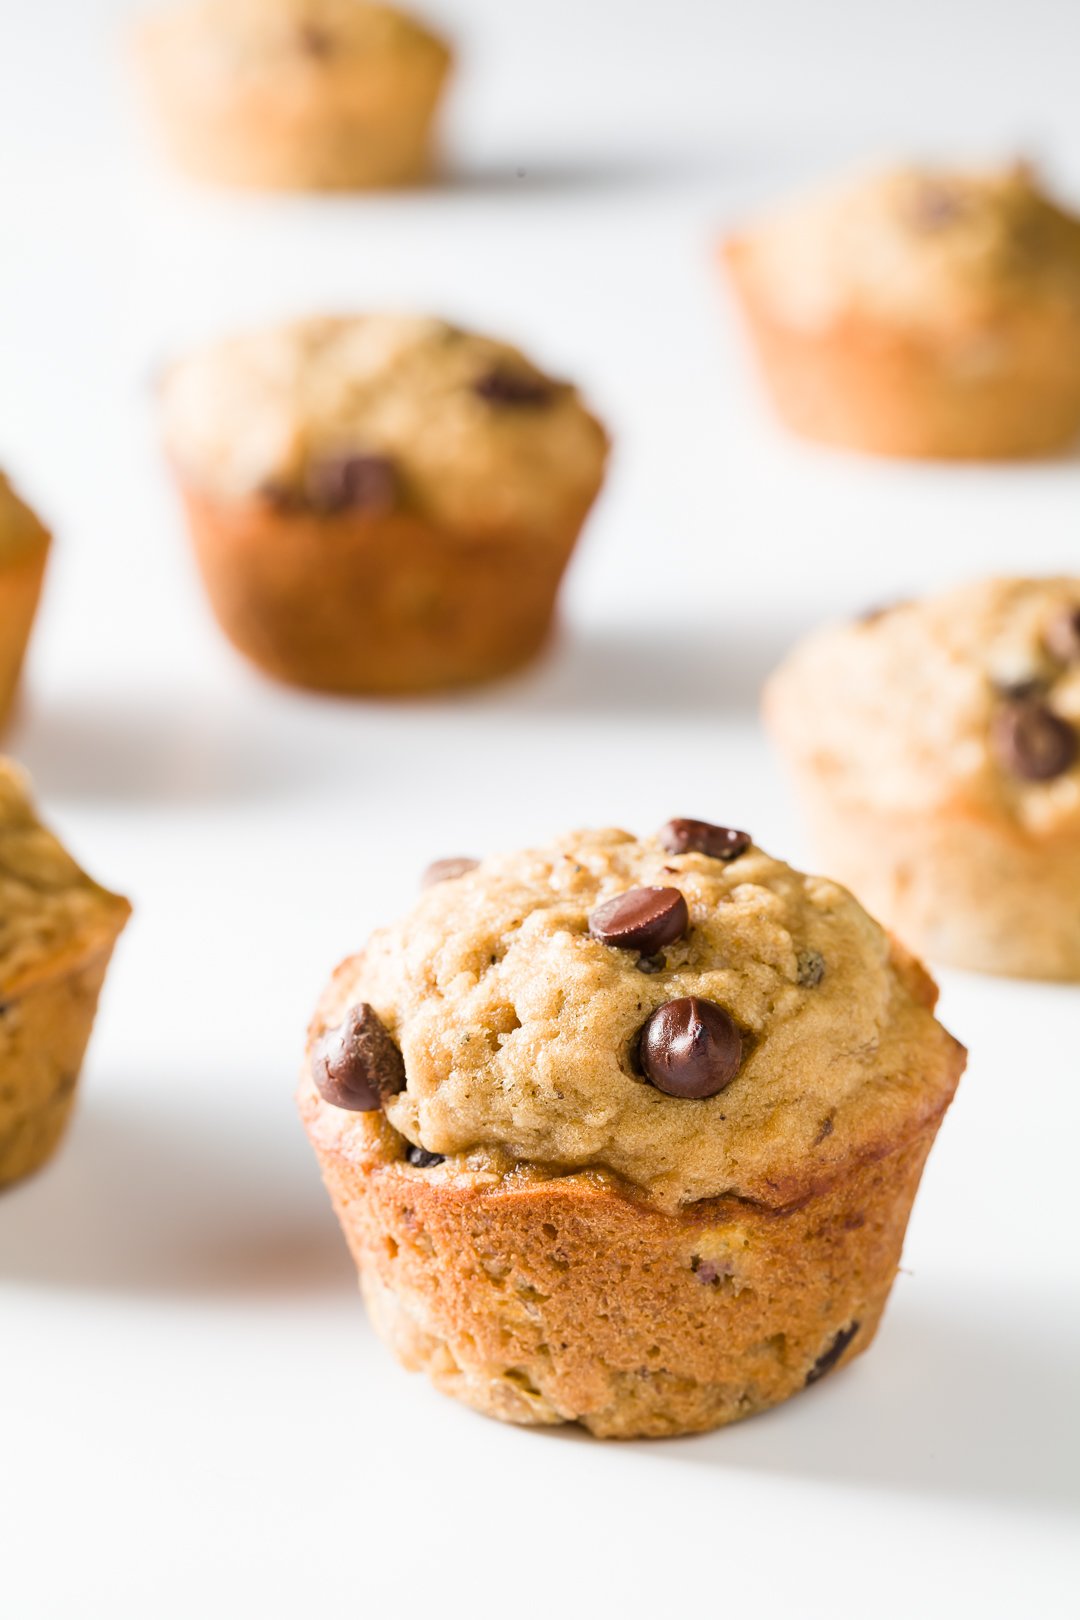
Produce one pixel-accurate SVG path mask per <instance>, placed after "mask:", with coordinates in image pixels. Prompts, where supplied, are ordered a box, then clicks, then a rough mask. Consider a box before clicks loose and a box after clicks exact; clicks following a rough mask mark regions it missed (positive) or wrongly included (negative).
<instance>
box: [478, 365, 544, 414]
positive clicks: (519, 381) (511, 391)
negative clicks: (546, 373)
mask: <svg viewBox="0 0 1080 1620" xmlns="http://www.w3.org/2000/svg"><path fill="white" fill-rule="evenodd" d="M472 386H473V393H474V394H476V395H477V396H478V397H479V398H480V399H483V400H486V401H487V403H488V404H489V405H510V406H517V405H520V406H523V407H535V406H538V405H549V404H550V403H551V401H552V399H553V398H554V396H555V387H554V384H553V383H551V382H549V381H548V379H547V378H546V377H541V376H539V375H538V374H536V373H533V374H530V373H529V372H526V371H514V370H512V369H511V368H510V367H509V366H493V367H492V369H491V370H490V371H486V372H485V373H484V375H483V376H482V377H477V378H476V380H475V382H474V383H473V385H472Z"/></svg>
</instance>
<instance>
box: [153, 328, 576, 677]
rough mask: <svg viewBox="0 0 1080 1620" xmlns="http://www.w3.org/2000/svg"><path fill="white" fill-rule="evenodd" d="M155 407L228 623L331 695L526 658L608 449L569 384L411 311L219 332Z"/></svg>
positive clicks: (489, 668)
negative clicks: (222, 337) (226, 336)
mask: <svg viewBox="0 0 1080 1620" xmlns="http://www.w3.org/2000/svg"><path fill="white" fill-rule="evenodd" d="M163 412H164V436H165V443H166V447H167V451H168V455H169V458H170V460H171V462H172V465H173V467H174V470H175V472H176V474H177V477H178V480H179V484H180V489H181V492H182V495H183V500H184V504H185V507H186V510H187V516H188V519H189V523H190V529H191V533H192V537H193V539H194V543H195V551H196V555H197V557H198V561H199V565H200V568H201V570H202V575H203V579H204V581H205V584H206V588H207V591H208V593H209V596H210V601H211V604H212V606H213V608H214V611H215V613H216V614H217V617H218V620H219V621H220V623H221V626H222V628H223V629H224V631H225V633H226V635H227V636H228V637H229V638H230V640H232V641H233V643H234V644H235V645H236V646H237V647H238V648H239V649H240V651H241V652H243V653H246V654H247V656H248V657H249V658H250V659H252V660H253V661H254V662H255V663H256V664H258V665H259V666H260V667H261V668H262V669H264V670H265V671H267V672H268V673H269V674H271V675H276V676H278V677H279V678H280V679H282V680H285V681H293V682H295V683H297V684H299V685H302V686H310V687H316V688H321V689H323V690H327V691H339V692H356V693H363V692H367V693H399V692H420V691H424V690H428V689H432V688H438V687H447V686H455V685H459V684H461V683H464V682H470V681H482V680H487V679H490V678H491V677H493V676H497V675H502V674H504V673H505V672H507V671H508V670H512V669H515V668H516V667H517V666H518V665H520V664H524V663H526V662H527V661H528V660H529V659H531V658H532V657H533V656H534V655H535V654H536V653H537V652H538V651H539V649H540V647H541V646H542V644H543V643H544V641H545V639H546V638H547V635H548V632H549V629H550V627H551V622H552V615H553V612H554V608H555V599H556V594H557V592H558V588H559V583H560V581H561V579H562V576H563V572H564V570H565V568H566V565H567V563H568V562H569V560H570V554H571V552H572V551H573V549H574V544H575V542H576V540H577V537H578V533H579V531H580V529H581V526H582V523H583V522H584V519H585V516H586V514H587V512H588V510H589V507H590V506H591V504H592V502H593V499H594V497H595V496H596V494H597V491H598V490H599V488H600V484H601V481H602V478H603V472H604V462H605V457H606V453H607V439H606V436H605V434H604V430H603V429H602V428H601V426H600V425H599V423H598V422H597V421H596V420H595V419H594V418H593V417H592V416H591V415H590V414H589V413H588V411H587V410H586V409H585V407H584V406H583V405H582V403H581V401H580V399H579V397H578V395H577V393H576V391H575V390H574V389H573V388H572V387H570V386H569V385H568V384H566V383H560V382H555V381H552V379H551V378H549V377H546V376H545V375H544V374H543V373H542V372H540V371H538V370H537V368H536V367H535V366H533V365H531V364H530V362H529V361H527V360H526V359H525V358H524V356H523V355H521V354H519V353H518V351H517V350H516V349H512V348H510V347H508V346H507V345H506V344H503V343H498V342H496V341H494V340H493V339H491V338H486V337H478V336H476V335H475V334H472V333H469V332H463V331H461V330H460V329H459V328H457V327H455V326H451V325H449V324H448V323H447V322H445V321H439V320H432V319H427V318H423V317H416V316H394V315H364V316H356V317H353V318H351V319H333V318H322V319H313V320H302V321H297V322H295V323H293V324H291V325H287V326H282V327H276V328H274V329H271V330H266V331H260V332H255V333H253V334H250V335H247V336H241V337H235V338H232V339H231V340H228V341H226V342H223V343H219V344H218V345H217V346H215V347H212V348H209V349H207V350H204V351H203V352H201V353H197V354H195V355H193V356H192V357H190V358H189V359H187V360H183V361H181V362H180V363H179V364H178V365H176V366H175V367H174V368H173V369H172V371H171V372H170V373H169V374H168V376H167V377H166V379H165V382H164V386H163Z"/></svg>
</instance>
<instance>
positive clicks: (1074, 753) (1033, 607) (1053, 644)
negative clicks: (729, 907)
mask: <svg viewBox="0 0 1080 1620" xmlns="http://www.w3.org/2000/svg"><path fill="white" fill-rule="evenodd" d="M765 708H766V716H767V719H768V721H769V723H770V725H771V728H772V731H773V733H774V735H775V738H776V741H777V743H778V745H779V747H780V750H781V752H782V753H783V754H784V755H785V756H786V758H787V760H788V762H789V763H790V765H791V767H792V770H793V773H794V777H795V781H796V785H797V787H798V789H799V790H800V793H801V796H802V800H803V803H804V806H805V808H806V811H807V814H808V816H809V820H810V824H811V827H812V829H813V832H814V834H815V837H816V843H817V854H818V858H819V859H820V860H821V861H822V862H823V863H824V864H826V865H827V867H828V869H829V870H830V871H835V872H836V873H837V875H838V876H839V877H840V878H841V879H842V880H843V881H844V882H845V883H847V884H849V885H850V886H851V887H852V888H853V889H854V890H855V892H856V894H858V896H859V898H860V899H861V900H862V901H863V902H864V904H865V905H867V906H869V908H870V909H871V910H872V911H873V912H874V914H875V915H876V916H880V917H881V918H883V920H884V921H885V922H886V923H887V924H888V925H889V927H891V928H894V929H895V930H896V932H897V933H898V934H899V935H900V937H901V938H902V939H904V940H905V941H906V942H907V943H908V944H910V945H912V946H913V947H914V948H915V949H916V950H918V951H920V952H923V953H925V954H927V955H929V956H930V957H932V958H935V957H936V958H938V959H940V960H941V961H943V962H949V963H953V964H955V965H957V966H959V967H967V968H975V969H977V970H979V971H982V972H985V973H1008V974H1016V975H1021V976H1024V977H1033V978H1047V979H1080V898H1078V897H1080V748H1078V736H1080V579H990V580H985V581H982V582H980V583H978V584H975V585H968V586H965V587H963V588H961V589H958V590H952V591H949V592H948V593H946V594H945V595H943V596H939V597H935V598H931V599H930V600H928V601H923V602H914V603H908V604H904V605H901V606H898V607H895V608H892V609H891V610H889V611H884V612H877V613H874V614H871V615H869V616H867V617H866V618H865V619H863V620H860V621H858V622H857V623H854V624H848V625H841V626H838V627H835V628H831V629H827V630H824V631H822V632H820V633H818V634H816V635H814V636H812V637H811V638H810V639H809V640H808V641H807V642H806V643H805V644H803V645H802V646H800V647H798V648H797V649H796V650H795V652H794V653H792V654H791V656H790V657H789V658H788V660H787V662H786V663H785V664H784V665H783V666H782V667H781V668H780V669H779V670H778V672H777V673H776V674H775V675H774V676H773V678H772V680H771V682H770V684H769V686H768V688H767V691H766V701H765Z"/></svg>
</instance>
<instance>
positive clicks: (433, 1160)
mask: <svg viewBox="0 0 1080 1620" xmlns="http://www.w3.org/2000/svg"><path fill="white" fill-rule="evenodd" d="M405 1157H406V1158H407V1159H408V1161H409V1163H410V1164H414V1165H415V1166H416V1168H417V1169H418V1170H430V1169H431V1167H432V1166H433V1165H436V1164H443V1163H444V1162H445V1160H446V1154H445V1153H429V1152H428V1150H427V1148H422V1147H413V1145H412V1143H411V1142H410V1144H409V1150H408V1152H407V1153H406V1155H405Z"/></svg>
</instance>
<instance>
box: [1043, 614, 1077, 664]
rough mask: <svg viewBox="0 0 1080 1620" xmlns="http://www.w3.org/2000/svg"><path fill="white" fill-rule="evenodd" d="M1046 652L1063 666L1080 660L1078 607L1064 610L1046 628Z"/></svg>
mask: <svg viewBox="0 0 1080 1620" xmlns="http://www.w3.org/2000/svg"><path fill="white" fill-rule="evenodd" d="M1044 640H1045V642H1046V650H1047V652H1048V653H1050V654H1051V656H1052V657H1054V658H1057V659H1060V661H1061V662H1062V663H1063V664H1075V663H1076V662H1077V660H1078V659H1080V607H1071V608H1065V610H1064V611H1063V612H1061V613H1059V614H1058V615H1057V617H1056V618H1054V619H1051V621H1050V623H1049V624H1048V625H1047V627H1046V635H1045V637H1044Z"/></svg>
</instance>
